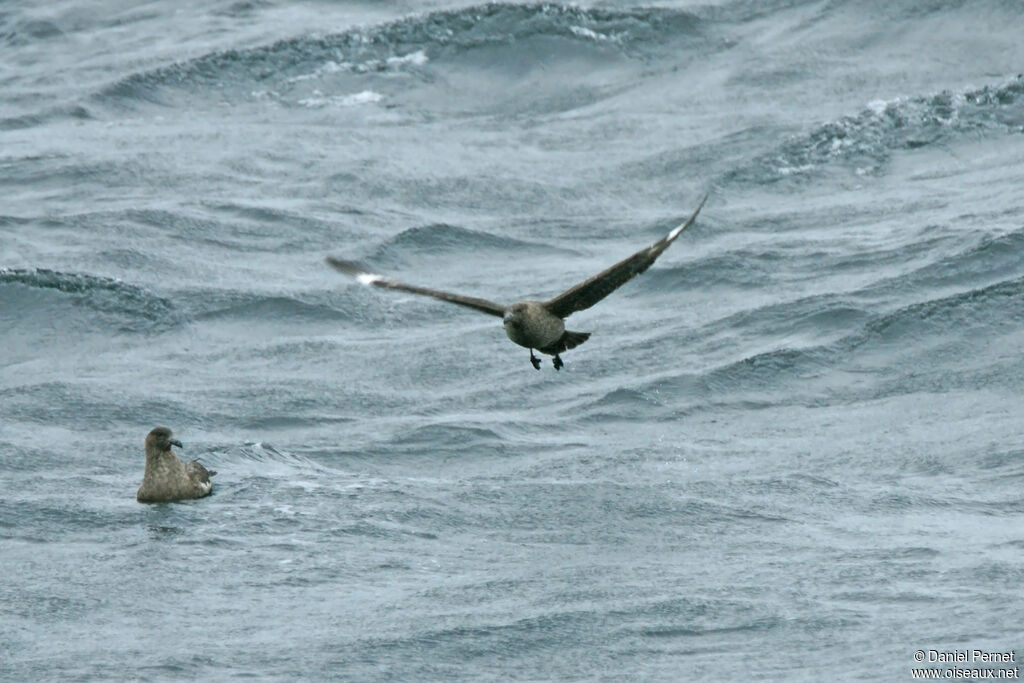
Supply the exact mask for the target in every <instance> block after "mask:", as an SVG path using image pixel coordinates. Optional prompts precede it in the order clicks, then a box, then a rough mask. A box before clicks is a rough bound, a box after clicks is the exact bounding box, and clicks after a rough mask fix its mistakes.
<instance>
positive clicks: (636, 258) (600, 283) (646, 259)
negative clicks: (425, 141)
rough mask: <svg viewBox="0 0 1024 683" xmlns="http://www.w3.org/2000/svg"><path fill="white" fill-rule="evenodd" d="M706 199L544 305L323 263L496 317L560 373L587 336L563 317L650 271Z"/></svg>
mask: <svg viewBox="0 0 1024 683" xmlns="http://www.w3.org/2000/svg"><path fill="white" fill-rule="evenodd" d="M707 199H708V196H707V195H704V198H703V199H701V200H700V204H699V205H698V206H697V209H696V210H695V211H694V212H693V215H692V216H690V217H689V218H688V219H687V220H686V222H685V223H683V224H681V225H679V226H678V227H676V228H675V229H673V230H672V231H671V232H669V233H668V235H666V236H665V237H662V238H661V239H660V240H658V241H657V242H655V243H654V244H652V245H650V246H649V247H644V248H643V249H641V250H640V251H638V252H636V253H635V254H633V255H632V256H630V257H629V258H625V259H623V260H621V261H619V262H618V263H616V264H615V265H614V266H612V267H610V268H607V269H606V270H602V271H601V272H600V273H598V274H597V275H595V276H593V277H592V278H589V279H587V280H584V281H583V282H581V283H579V284H578V285H576V286H574V287H571V288H569V289H568V290H566V291H565V292H563V293H561V294H559V295H558V296H556V297H555V298H554V299H550V300H548V301H520V302H517V303H514V304H512V305H511V306H503V305H501V304H496V303H494V302H493V301H488V300H487V299H478V298H475V297H470V296H462V295H461V294H452V293H450V292H442V291H440V290H437V289H430V288H427V287H417V286H415V285H407V284H405V283H404V282H398V281H396V280H390V279H388V278H386V277H384V276H383V275H378V274H376V273H371V272H370V271H368V270H366V269H365V268H363V267H362V266H360V265H359V264H357V263H353V262H352V261H342V260H341V259H336V258H334V257H333V256H328V257H327V263H329V264H330V265H331V266H333V267H334V268H336V269H337V270H339V271H341V272H342V273H345V274H346V275H351V276H353V277H355V278H356V279H357V280H359V282H361V283H362V284H364V285H373V286H374V287H385V288H387V289H397V290H399V291H402V292H410V293H412V294H423V295H425V296H431V297H434V298H435V299H440V300H442V301H448V302H450V303H453V304H458V305H460V306H466V307H467V308H472V309H475V310H477V311H481V312H483V313H489V314H491V315H496V316H498V317H499V318H502V321H503V324H504V326H505V334H507V335H508V338H509V339H511V340H512V341H514V342H515V343H516V344H519V345H520V346H524V347H526V348H528V349H530V362H531V363H532V364H533V367H534V368H536V369H537V370H540V359H539V358H537V357H536V356H535V355H533V350H534V349H536V350H538V351H540V352H541V353H544V354H547V355H549V356H554V358H553V359H552V361H551V362H552V365H554V366H555V370H560V369H561V368H562V367H563V366H564V365H565V364H564V363H563V362H562V358H561V356H560V355H559V354H561V353H562V352H563V351H566V350H568V349H574V348H576V347H577V346H579V345H580V344H582V343H583V342H585V341H587V339H589V338H590V333H589V332H572V331H570V330H567V329H565V322H564V320H565V318H568V317H569V316H570V315H572V314H573V313H575V312H576V311H582V310H584V309H587V308H590V307H591V306H593V305H594V304H596V303H597V302H598V301H600V300H601V299H603V298H605V297H606V296H608V295H609V294H611V293H612V292H614V291H615V290H616V289H618V288H619V287H621V286H622V285H623V284H625V283H626V282H629V281H630V280H632V279H633V278H634V277H636V276H637V275H639V274H640V273H642V272H644V271H645V270H647V269H648V268H650V267H651V264H652V263H654V261H655V260H656V259H657V258H658V257H659V256H661V253H662V252H663V251H665V250H666V249H668V247H669V245H670V244H672V242H674V241H675V240H676V238H677V237H679V235H680V234H682V232H683V231H684V230H686V229H687V228H688V227H690V226H691V225H693V222H694V221H695V220H696V219H697V214H699V213H700V210H701V209H702V208H703V207H704V202H706V201H707Z"/></svg>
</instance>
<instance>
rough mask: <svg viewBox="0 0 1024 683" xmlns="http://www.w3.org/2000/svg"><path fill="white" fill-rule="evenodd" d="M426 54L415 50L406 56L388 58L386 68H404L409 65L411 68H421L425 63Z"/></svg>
mask: <svg viewBox="0 0 1024 683" xmlns="http://www.w3.org/2000/svg"><path fill="white" fill-rule="evenodd" d="M427 61H428V60H427V53H426V52H424V51H423V50H417V51H416V52H410V53H409V54H407V55H403V56H401V57H388V60H387V63H388V66H396V67H397V66H404V65H406V64H410V65H412V66H423V65H424V64H426V63H427Z"/></svg>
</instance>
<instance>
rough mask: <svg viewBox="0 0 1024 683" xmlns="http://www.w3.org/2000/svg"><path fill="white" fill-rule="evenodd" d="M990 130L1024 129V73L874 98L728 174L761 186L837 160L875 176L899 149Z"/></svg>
mask: <svg viewBox="0 0 1024 683" xmlns="http://www.w3.org/2000/svg"><path fill="white" fill-rule="evenodd" d="M990 130H995V131H998V132H1003V133H1024V75H1018V76H1016V77H1014V78H1012V79H1010V80H1008V81H1007V82H1005V83H1003V84H1001V85H992V86H985V87H983V88H980V89H975V90H966V91H962V92H951V91H948V90H944V91H942V92H940V93H937V94H934V95H928V96H919V97H906V98H897V99H894V100H890V101H875V102H871V103H869V104H868V105H867V106H866V107H865V109H863V110H862V111H861V112H860V113H858V114H855V115H852V116H844V117H842V118H840V119H838V120H836V121H832V122H829V123H825V124H822V125H820V126H818V127H817V128H815V129H814V130H812V131H810V132H809V133H807V134H805V135H798V136H795V137H793V138H791V139H789V140H787V141H786V142H784V143H783V144H782V145H781V146H779V147H778V148H777V149H776V150H774V151H772V152H769V153H768V154H766V155H763V156H761V157H759V158H757V159H755V160H754V161H753V163H752V164H751V165H750V166H747V167H744V168H741V169H737V170H733V171H730V172H729V173H727V174H726V178H727V180H735V181H739V182H750V183H755V184H760V183H765V182H772V181H778V180H781V179H783V178H788V177H793V176H808V175H811V174H813V173H815V172H816V171H819V170H820V169H822V168H825V167H829V166H832V165H837V164H838V165H840V166H844V167H847V168H849V169H850V170H852V171H853V172H854V173H855V174H857V175H877V174H879V173H881V172H883V171H884V170H885V168H886V166H887V164H888V162H889V160H890V159H891V158H892V155H893V153H894V152H896V151H898V150H913V149H918V148H921V147H927V146H931V145H936V144H941V143H944V142H948V141H949V140H950V138H952V137H954V136H956V135H962V134H966V133H971V134H977V133H978V132H983V131H990Z"/></svg>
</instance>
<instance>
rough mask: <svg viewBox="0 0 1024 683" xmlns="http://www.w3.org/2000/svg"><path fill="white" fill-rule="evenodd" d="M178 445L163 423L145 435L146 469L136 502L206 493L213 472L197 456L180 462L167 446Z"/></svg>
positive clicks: (153, 501) (194, 496)
mask: <svg viewBox="0 0 1024 683" xmlns="http://www.w3.org/2000/svg"><path fill="white" fill-rule="evenodd" d="M171 446H177V447H178V448H182V445H181V442H180V441H178V440H177V439H175V438H174V435H173V434H171V430H170V429H168V428H167V427H154V428H153V429H152V430H151V431H150V432H149V434H148V435H147V436H146V472H145V474H143V475H142V486H140V487H139V492H138V494H137V495H136V496H135V497H136V499H137V500H138V501H139V502H140V503H169V502H171V501H175V500H188V499H190V498H202V497H203V496H208V495H210V491H212V490H213V482H212V481H210V477H212V476H213V475H215V474H217V473H216V472H214V471H213V470H208V469H206V468H205V467H203V466H202V465H201V464H200V463H199V461H198V460H191V461H189V462H182V461H181V460H179V459H178V456H176V455H175V454H174V451H172V450H171Z"/></svg>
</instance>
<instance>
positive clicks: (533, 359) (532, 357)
mask: <svg viewBox="0 0 1024 683" xmlns="http://www.w3.org/2000/svg"><path fill="white" fill-rule="evenodd" d="M530 362H531V363H533V369H534V370H540V358H537V356H535V355H533V349H530Z"/></svg>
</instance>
